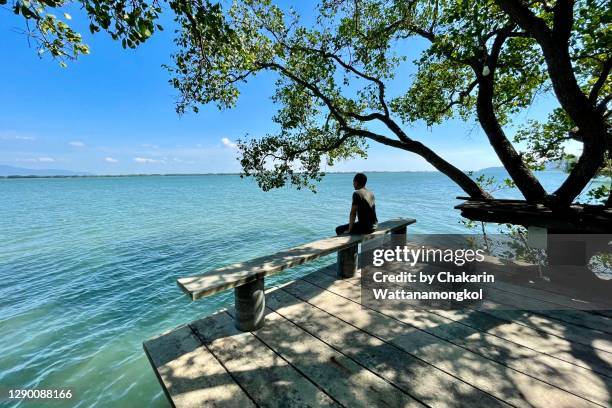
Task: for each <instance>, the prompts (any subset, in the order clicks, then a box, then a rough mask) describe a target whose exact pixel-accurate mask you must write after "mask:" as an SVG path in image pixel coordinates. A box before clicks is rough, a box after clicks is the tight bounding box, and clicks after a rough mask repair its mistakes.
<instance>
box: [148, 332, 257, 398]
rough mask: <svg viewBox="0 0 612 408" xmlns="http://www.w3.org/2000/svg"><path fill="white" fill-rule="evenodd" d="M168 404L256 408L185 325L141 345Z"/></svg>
mask: <svg viewBox="0 0 612 408" xmlns="http://www.w3.org/2000/svg"><path fill="white" fill-rule="evenodd" d="M143 347H144V350H145V353H146V354H147V357H148V358H149V361H150V362H151V365H152V366H153V370H154V371H155V374H156V375H157V378H158V380H159V382H160V384H161V386H162V388H163V390H164V392H165V393H166V396H167V397H168V399H169V400H170V402H171V403H172V404H173V405H174V406H176V407H179V408H182V407H189V408H191V407H202V406H207V407H228V408H233V407H255V404H253V402H252V401H251V399H250V398H249V397H248V396H247V395H246V394H245V393H244V391H242V389H241V388H240V387H239V386H238V385H237V384H236V382H235V381H234V380H233V379H232V377H231V376H230V375H229V374H228V373H227V371H226V370H225V369H224V368H223V366H222V365H221V364H220V363H219V362H218V361H217V360H216V359H215V357H213V355H212V354H211V353H210V352H209V351H208V350H207V349H206V347H204V346H203V345H202V343H201V342H200V340H199V339H198V338H197V337H196V335H195V334H194V333H193V332H192V331H191V329H190V328H189V327H188V326H182V327H179V328H177V329H175V330H173V331H170V332H168V333H165V334H162V335H160V336H158V337H156V338H153V339H151V340H148V341H146V342H145V343H144V344H143Z"/></svg>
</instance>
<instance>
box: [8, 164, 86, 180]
mask: <svg viewBox="0 0 612 408" xmlns="http://www.w3.org/2000/svg"><path fill="white" fill-rule="evenodd" d="M88 175H91V174H90V173H85V172H76V171H70V170H59V169H25V168H23V167H14V166H6V165H2V164H0V177H7V176H38V177H49V176H88Z"/></svg>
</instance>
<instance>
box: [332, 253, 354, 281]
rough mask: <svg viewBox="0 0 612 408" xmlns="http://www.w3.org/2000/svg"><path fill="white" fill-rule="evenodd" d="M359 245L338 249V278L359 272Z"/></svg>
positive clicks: (348, 276) (349, 276)
mask: <svg viewBox="0 0 612 408" xmlns="http://www.w3.org/2000/svg"><path fill="white" fill-rule="evenodd" d="M357 247H358V245H354V246H351V247H348V248H346V249H341V250H340V251H338V262H337V263H336V264H337V267H338V270H337V275H338V278H340V279H346V278H352V277H353V276H355V273H357Z"/></svg>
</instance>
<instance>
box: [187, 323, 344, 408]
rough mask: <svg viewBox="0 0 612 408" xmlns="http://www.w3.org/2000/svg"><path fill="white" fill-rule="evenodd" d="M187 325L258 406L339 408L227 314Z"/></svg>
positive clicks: (272, 407)
mask: <svg viewBox="0 0 612 408" xmlns="http://www.w3.org/2000/svg"><path fill="white" fill-rule="evenodd" d="M190 326H191V328H192V329H193V331H194V333H196V334H197V335H198V337H200V339H201V340H202V341H203V343H204V344H205V345H206V346H207V347H208V349H209V350H210V351H211V352H212V353H213V354H214V355H215V357H216V358H217V359H218V360H219V361H220V362H221V363H222V364H223V365H224V366H225V368H226V369H227V370H228V371H229V372H230V373H231V375H232V376H233V377H234V378H235V379H236V381H237V382H238V383H239V384H240V386H241V387H242V388H243V389H244V390H245V391H246V392H247V393H248V394H249V395H250V396H251V398H252V399H253V401H255V403H256V404H257V405H258V406H261V407H270V408H284V407H304V408H306V407H340V405H339V404H337V403H336V402H335V401H333V400H332V399H331V398H330V397H329V396H328V395H326V394H325V393H324V392H323V391H321V390H320V389H319V388H317V387H316V386H315V385H314V384H313V383H312V382H310V381H309V380H308V379H307V378H306V377H304V376H303V375H302V374H301V373H300V372H299V371H297V370H296V369H295V368H294V367H292V366H291V365H290V364H289V363H287V361H285V360H284V359H282V358H279V356H278V355H277V354H276V353H274V352H273V351H272V350H271V349H269V348H268V347H267V346H266V345H265V344H263V343H262V342H261V341H260V340H259V339H257V338H256V337H255V336H254V335H253V334H252V333H249V332H246V333H245V332H240V331H238V330H237V329H236V328H235V327H234V320H233V319H232V317H231V316H230V315H229V314H228V313H218V314H216V315H213V316H210V317H207V318H204V319H200V320H197V321H195V322H192V323H190Z"/></svg>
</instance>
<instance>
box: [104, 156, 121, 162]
mask: <svg viewBox="0 0 612 408" xmlns="http://www.w3.org/2000/svg"><path fill="white" fill-rule="evenodd" d="M104 161H105V162H107V163H117V162H119V160H117V159H114V158H112V157H105V158H104Z"/></svg>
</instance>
